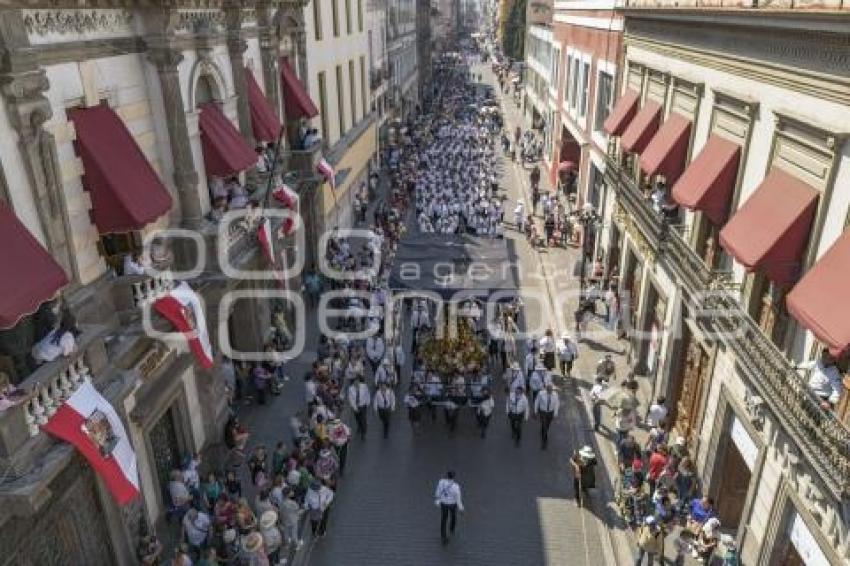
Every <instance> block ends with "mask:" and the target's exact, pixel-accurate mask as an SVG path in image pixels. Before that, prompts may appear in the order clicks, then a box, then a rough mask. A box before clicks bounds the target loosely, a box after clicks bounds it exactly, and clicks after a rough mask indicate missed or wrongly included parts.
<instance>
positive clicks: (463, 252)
mask: <svg viewBox="0 0 850 566" xmlns="http://www.w3.org/2000/svg"><path fill="white" fill-rule="evenodd" d="M518 261H519V260H518V258H517V255H516V253H515V249H514V243H513V241H511V240H506V239H502V238H481V237H476V236H470V235H456V234H421V233H418V231H414V232H411V233H408V235H407V236H405V237H404V238H403V239H402V240H401V241H400V242H399V245H398V250H397V252H396V256H395V259H394V261H393V269H392V272H391V273H390V279H389V286H390V289H392V290H395V291H405V290H417V291H433V292H436V293H439V294H440V295H441V296H442V297H443V298H444V299H448V298H452V297H456V298H460V295H459V294H458V292H460V291H471V292H472V293H470V294H472V295H480V294H481V293H482V292H483V293H486V294H488V295H489V294H491V293H493V292H495V291H504V290H512V289H516V288H517V287H518V285H519V282H518V276H517V267H518Z"/></svg>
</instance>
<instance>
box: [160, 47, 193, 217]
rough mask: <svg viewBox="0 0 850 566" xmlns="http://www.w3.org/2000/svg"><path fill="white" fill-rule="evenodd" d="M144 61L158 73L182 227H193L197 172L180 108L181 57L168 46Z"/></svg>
mask: <svg viewBox="0 0 850 566" xmlns="http://www.w3.org/2000/svg"><path fill="white" fill-rule="evenodd" d="M148 59H149V60H150V61H151V62H152V63H153V64H154V65H155V66H156V70H157V73H158V74H159V85H160V89H161V90H162V104H163V106H164V110H165V119H166V124H167V127H168V139H169V142H170V143H171V156H172V159H173V160H174V186H175V187H176V189H177V194H178V196H179V198H180V212H181V214H182V219H183V224H184V225H186V226H190V227H192V226H197V225H198V224H200V221H201V200H200V197H199V195H198V172H197V171H196V170H195V161H194V159H193V158H192V147H191V145H190V142H189V127H188V125H187V124H186V110H185V108H184V106H183V96H182V94H181V92H180V75H179V73H178V71H177V66H178V65H179V64H180V62H181V61H182V60H183V54H182V53H180V52H179V51H177V50H175V49H174V48H172V47H171V46H163V47H155V48H151V49H149V50H148Z"/></svg>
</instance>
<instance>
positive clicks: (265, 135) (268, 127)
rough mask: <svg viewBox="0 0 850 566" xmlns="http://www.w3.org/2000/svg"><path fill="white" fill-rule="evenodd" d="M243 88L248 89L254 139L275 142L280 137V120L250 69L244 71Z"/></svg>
mask: <svg viewBox="0 0 850 566" xmlns="http://www.w3.org/2000/svg"><path fill="white" fill-rule="evenodd" d="M245 86H246V87H247V88H248V106H249V107H250V108H251V129H252V130H253V131H254V139H256V140H257V141H264V142H276V141H277V138H278V136H279V135H280V120H278V119H277V114H275V111H274V108H272V105H271V104H270V103H269V101H268V99H267V98H266V95H265V94H263V91H262V89H261V88H260V85H258V84H257V79H255V78H254V73H253V72H252V71H251V69H247V68H246V69H245Z"/></svg>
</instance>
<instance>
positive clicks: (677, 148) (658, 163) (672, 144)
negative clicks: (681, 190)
mask: <svg viewBox="0 0 850 566" xmlns="http://www.w3.org/2000/svg"><path fill="white" fill-rule="evenodd" d="M690 134H691V121H690V120H688V119H687V118H685V117H684V116H682V115H681V114H677V113H675V112H671V113H670V116H668V117H667V120H666V121H665V122H664V124H662V125H661V127H660V128H658V132H657V133H656V134H655V136H654V137H653V138H652V141H650V142H649V144H648V145H647V146H646V149H644V150H643V153H642V154H641V156H640V168H641V170H642V171H643V172H644V173H646V174H647V175H649V176H650V177H652V176H653V175H664V179H665V180H666V181H667V185H668V186H670V185H672V184H673V183H675V182H676V181H677V180H678V179H679V176H680V175H681V174H682V171H683V170H684V169H685V161H687V159H688V144H689V143H690V140H691V138H690Z"/></svg>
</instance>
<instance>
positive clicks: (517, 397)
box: [505, 387, 529, 446]
mask: <svg viewBox="0 0 850 566" xmlns="http://www.w3.org/2000/svg"><path fill="white" fill-rule="evenodd" d="M505 412H506V413H507V414H508V420H509V421H510V423H511V437H513V439H514V444H516V445H517V446H519V441H520V440H522V422H523V421H524V420H525V421H527V420H528V414H529V410H528V399H527V398H526V396H525V394H524V393H523V388H522V387H517V388H516V389H515V390H514V392H513V393H511V394H510V395H508V400H507V407H506V410H505Z"/></svg>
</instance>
